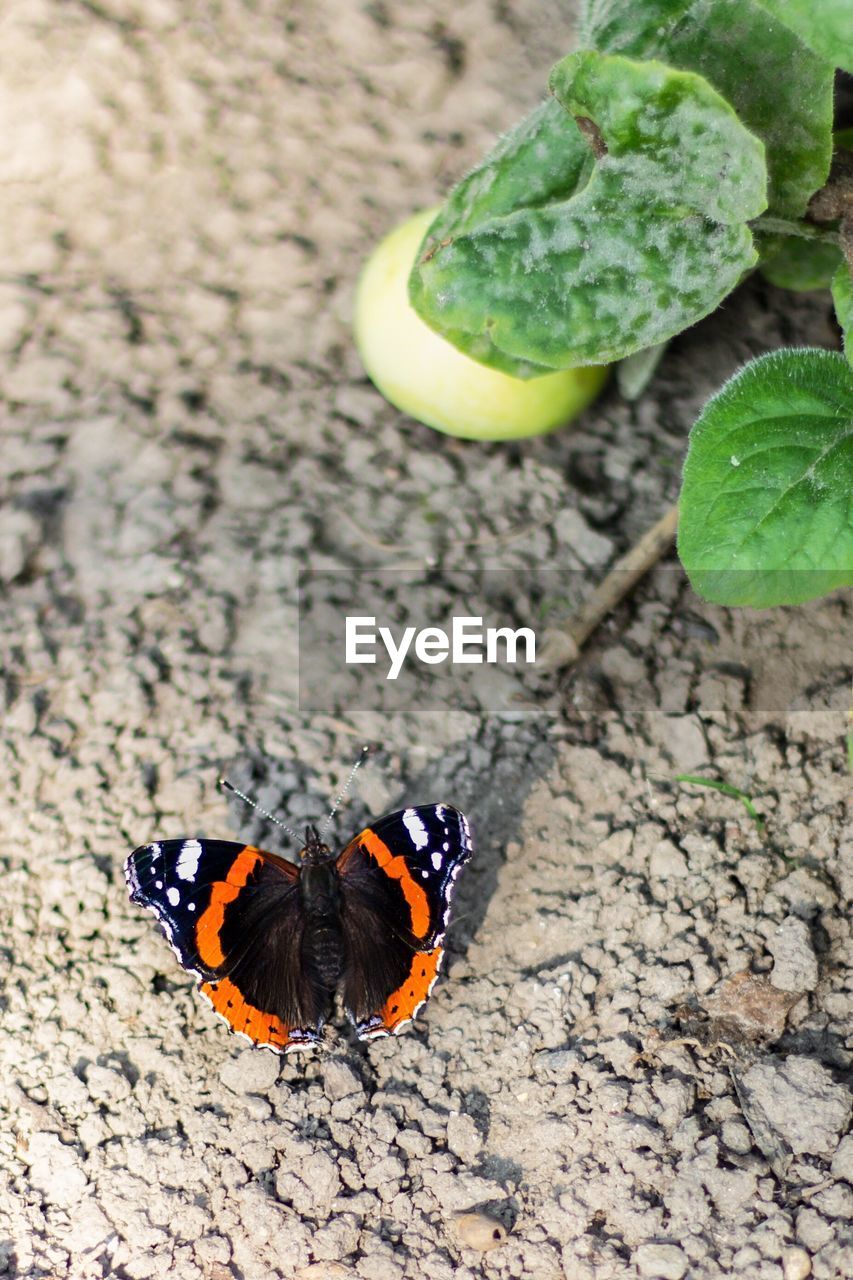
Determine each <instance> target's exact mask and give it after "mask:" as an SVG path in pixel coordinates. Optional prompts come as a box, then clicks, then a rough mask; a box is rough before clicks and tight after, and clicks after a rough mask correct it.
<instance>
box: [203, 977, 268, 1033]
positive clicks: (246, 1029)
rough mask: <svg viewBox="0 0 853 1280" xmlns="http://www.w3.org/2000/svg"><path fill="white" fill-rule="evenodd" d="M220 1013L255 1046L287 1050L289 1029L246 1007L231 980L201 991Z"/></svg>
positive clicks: (257, 1010) (258, 1011)
mask: <svg viewBox="0 0 853 1280" xmlns="http://www.w3.org/2000/svg"><path fill="white" fill-rule="evenodd" d="M201 990H202V992H203V994H204V995H206V996H207V998H208V1000H209V1001H210V1003H211V1004H212V1005H213V1007H214V1009H215V1010H216V1012H217V1013H219V1014H221V1015H222V1017H223V1018H224V1019H225V1021H226V1022H227V1023H228V1025H229V1027H231V1029H232V1031H240V1032H242V1034H243V1035H244V1036H248V1037H249V1039H250V1040H254V1042H255V1044H271V1045H276V1046H277V1047H278V1048H279V1049H284V1048H286V1047H287V1045H288V1043H289V1041H290V1029H289V1028H288V1027H286V1026H285V1024H284V1023H283V1022H282V1020H281V1018H278V1017H276V1015H275V1014H274V1013H264V1012H263V1011H262V1010H261V1009H256V1008H255V1007H254V1005H251V1004H247V1003H246V1001H245V1000H244V999H243V997H242V995H241V994H240V991H239V988H237V987H235V985H234V983H233V982H232V981H231V980H230V978H222V979H220V981H219V982H205V983H204V984H203V985H202V988H201Z"/></svg>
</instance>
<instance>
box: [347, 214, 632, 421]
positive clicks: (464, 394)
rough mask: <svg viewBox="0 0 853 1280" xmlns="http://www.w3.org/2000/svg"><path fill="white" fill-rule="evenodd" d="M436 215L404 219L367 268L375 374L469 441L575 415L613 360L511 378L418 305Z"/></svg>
mask: <svg viewBox="0 0 853 1280" xmlns="http://www.w3.org/2000/svg"><path fill="white" fill-rule="evenodd" d="M435 214H436V210H435V209H427V210H425V211H424V212H422V213H417V214H415V215H414V217H411V218H409V219H408V221H407V222H404V223H402V224H401V225H400V226H399V227H397V228H396V230H394V231H392V232H391V234H390V235H388V236H386V238H385V239H384V240H383V241H381V243H380V244H379V245H377V247H376V249H375V250H374V252H373V254H372V255H371V257H370V258H369V259H368V261H367V264H366V266H365V268H364V271H363V272H362V276H361V280H360V282H359V286H358V292H357V295H356V305H355V340H356V345H357V346H358V350H359V353H360V355H361V358H362V361H363V362H364V367H365V369H366V370H367V372H368V374H369V375H370V377H371V379H372V380H373V382H375V384H376V386H377V387H378V388H379V390H380V391H381V392H382V394H383V395H384V396H385V398H386V399H387V400H390V401H391V403H392V404H393V405H395V406H396V407H397V408H398V409H401V410H402V411H403V412H404V413H407V414H409V415H410V416H411V417H412V418H416V419H417V420H418V422H424V423H426V424H427V426H430V427H436V428H437V429H438V430H439V431H445V432H447V433H448V434H449V435H452V436H462V437H463V438H464V439H468V440H518V439H521V438H522V437H524V436H535V435H541V434H543V433H544V432H546V431H553V430H554V428H555V427H560V426H562V425H564V424H565V423H567V422H569V421H571V419H572V418H574V417H576V416H577V414H579V413H580V412H581V410H582V409H584V408H586V406H587V405H588V404H589V403H590V401H591V400H594V399H595V397H596V396H597V395H598V393H599V391H600V390H601V388H602V386H603V385H604V382H605V380H606V378H607V368H606V366H605V367H602V366H600V365H595V366H590V367H585V368H582V369H563V370H560V371H559V372H557V373H546V374H543V376H542V377H541V378H531V379H529V380H523V379H521V378H511V377H509V375H508V374H505V373H500V372H499V371H498V370H496V369H489V368H487V366H486V365H483V364H478V363H477V361H476V360H472V359H471V358H470V357H469V356H466V355H463V354H462V352H461V351H457V349H456V347H454V346H453V345H452V344H451V343H450V342H447V341H446V339H444V338H441V337H439V335H438V334H437V333H434V332H433V330H432V329H430V327H429V326H428V325H427V324H425V323H424V321H423V320H421V318H420V316H419V315H418V314H417V313H416V312H415V310H414V309H413V308H412V306H411V305H410V303H409V297H408V292H407V283H408V278H409V272H410V271H411V268H412V264H413V262H414V260H415V254H416V253H417V251H418V248H419V247H420V243H421V240H422V239H423V237H424V233H425V232H426V229H427V227H428V226H429V224H430V223H431V222H432V220H433V218H434V217H435Z"/></svg>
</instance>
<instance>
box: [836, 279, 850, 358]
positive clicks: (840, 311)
mask: <svg viewBox="0 0 853 1280" xmlns="http://www.w3.org/2000/svg"><path fill="white" fill-rule="evenodd" d="M832 301H833V302H834V303H835V314H836V315H837V317H838V323H839V324H840V325H841V332H842V334H843V335H844V354H845V355H846V356H847V359H848V360H849V362H850V364H852V365H853V278H851V275H850V268H849V267H848V265H847V263H846V262H842V264H841V266H840V267H839V268H838V270H837V271H836V273H835V275H834V276H833V277H832Z"/></svg>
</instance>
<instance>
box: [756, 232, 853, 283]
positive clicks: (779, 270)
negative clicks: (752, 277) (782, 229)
mask: <svg viewBox="0 0 853 1280" xmlns="http://www.w3.org/2000/svg"><path fill="white" fill-rule="evenodd" d="M840 262H841V250H840V249H839V248H838V247H837V246H836V245H834V244H825V243H824V242H823V241H820V240H800V239H797V238H796V237H794V236H790V237H789V238H788V239H786V240H785V241H784V242H783V243H782V245H781V247H780V249H779V250H778V252H777V253H774V254H773V255H772V256H771V257H769V258H767V259H765V260H764V261H762V263H761V267H760V270H761V274H762V275H763V276H764V277H765V278H766V279H767V280H769V281H770V283H771V284H775V285H778V286H779V288H780V289H793V290H795V291H796V292H802V291H804V290H807V289H828V288H829V286H830V284H831V283H832V277H833V276H834V275H835V273H836V271H837V270H838V265H839V263H840Z"/></svg>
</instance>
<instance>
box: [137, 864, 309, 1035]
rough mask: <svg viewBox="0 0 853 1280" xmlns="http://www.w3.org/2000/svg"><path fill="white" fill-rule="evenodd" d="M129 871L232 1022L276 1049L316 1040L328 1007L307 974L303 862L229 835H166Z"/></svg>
mask: <svg viewBox="0 0 853 1280" xmlns="http://www.w3.org/2000/svg"><path fill="white" fill-rule="evenodd" d="M125 878H126V880H127V885H128V889H129V891H130V896H131V899H132V900H133V901H134V902H138V903H140V904H141V905H142V906H144V907H147V908H148V910H150V911H152V912H153V913H154V915H155V916H156V917H157V920H158V921H159V923H160V927H161V928H162V930H163V932H164V933H165V935H166V937H167V939H168V940H169V942H170V944H171V946H172V949H173V951H174V952H175V955H176V956H177V957H178V960H179V961H180V963H181V964H182V965H183V967H184V968H185V969H186V970H187V971H188V972H189V973H191V974H192V975H193V976H194V977H196V978H197V979H198V980H199V987H200V990H201V992H202V994H203V995H204V996H206V998H207V999H208V1000H209V1001H210V1003H211V1004H212V1005H213V1008H214V1009H215V1010H216V1012H217V1013H218V1014H220V1016H221V1017H222V1018H224V1020H225V1021H226V1022H227V1024H228V1026H229V1027H230V1028H231V1029H232V1030H233V1031H236V1032H238V1033H239V1034H241V1035H244V1036H246V1037H247V1038H248V1039H249V1040H251V1041H252V1043H254V1044H258V1045H264V1046H266V1047H268V1048H271V1049H275V1050H277V1051H278V1052H286V1051H287V1050H289V1049H294V1048H298V1047H300V1046H301V1045H305V1044H311V1043H314V1042H316V1040H317V1039H318V1037H319V1030H320V1026H321V1025H322V1020H323V1017H324V1014H325V1008H324V1007H323V1005H322V1000H321V998H320V995H319V993H317V992H316V991H315V990H314V989H313V988H312V987H311V986H310V985H309V984H306V983H304V982H303V980H302V963H301V946H302V929H303V924H302V915H301V911H300V901H299V868H298V867H297V866H295V865H294V864H293V863H291V862H288V861H287V860H286V859H284V858H279V857H278V856H277V855H275V854H273V853H267V852H265V851H264V850H263V849H256V848H255V847H254V846H253V845H245V844H240V843H236V842H234V841H231V840H204V839H198V840H196V839H185V840H161V841H159V842H156V843H154V844H147V845H142V846H141V848H139V849H136V850H134V852H133V853H132V854H131V855H130V857H129V858H128V859H127V862H126V864H125Z"/></svg>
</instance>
